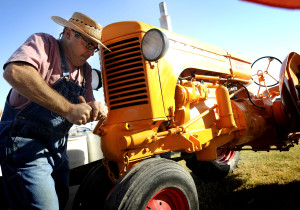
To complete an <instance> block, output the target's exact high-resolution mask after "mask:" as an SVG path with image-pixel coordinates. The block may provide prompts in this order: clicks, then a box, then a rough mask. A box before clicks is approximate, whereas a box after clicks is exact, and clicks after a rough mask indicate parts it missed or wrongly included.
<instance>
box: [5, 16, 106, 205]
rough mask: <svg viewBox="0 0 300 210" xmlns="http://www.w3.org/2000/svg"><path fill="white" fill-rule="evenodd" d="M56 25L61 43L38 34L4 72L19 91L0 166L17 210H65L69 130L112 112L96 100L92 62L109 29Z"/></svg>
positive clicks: (10, 99) (12, 99) (82, 22)
mask: <svg viewBox="0 0 300 210" xmlns="http://www.w3.org/2000/svg"><path fill="white" fill-rule="evenodd" d="M52 20H53V21H55V22H56V23H58V24H60V25H62V26H64V27H65V28H64V30H63V33H62V37H61V39H60V40H56V39H55V38H54V37H52V36H51V35H49V34H44V33H38V34H33V35H32V36H30V37H29V38H28V39H27V41H26V42H25V43H24V44H23V45H22V46H21V47H20V48H19V49H17V51H16V52H15V53H14V54H13V55H12V56H11V57H10V58H9V60H8V61H7V62H6V63H5V65H4V67H3V68H4V74H3V77H4V78H5V79H6V80H7V81H8V82H9V84H10V85H11V86H12V87H13V88H12V90H11V91H10V93H9V94H8V96H7V100H6V104H5V108H4V110H3V116H2V119H1V122H0V161H1V168H2V173H3V179H4V185H5V189H6V192H7V197H8V200H9V204H10V208H11V209H43V210H45V209H49V210H54V209H63V208H64V206H65V204H66V202H67V200H68V193H69V189H68V175H69V174H68V172H69V166H68V157H67V154H66V148H67V134H68V131H69V129H70V128H71V126H72V124H73V123H75V124H78V125H80V124H85V123H87V122H90V121H94V120H99V119H100V118H102V117H105V116H106V107H105V106H104V105H103V104H101V103H99V102H96V101H95V99H94V96H93V92H92V88H91V67H90V65H89V64H88V63H87V62H86V60H87V59H88V58H89V57H90V56H92V55H94V53H95V52H97V51H98V50H99V49H98V46H100V45H101V46H102V47H104V48H106V47H105V46H104V45H103V44H102V42H101V33H102V26H101V25H100V24H98V23H97V22H95V21H94V20H93V19H91V18H89V17H88V16H86V15H84V14H81V13H78V12H75V13H74V14H73V16H72V17H71V18H70V19H69V21H67V20H65V19H63V18H60V17H57V16H53V17H52ZM106 49H107V48H106ZM107 50H108V49H107Z"/></svg>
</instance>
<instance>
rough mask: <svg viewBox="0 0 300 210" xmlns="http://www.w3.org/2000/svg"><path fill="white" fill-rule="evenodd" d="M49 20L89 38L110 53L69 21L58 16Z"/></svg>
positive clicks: (98, 41)
mask: <svg viewBox="0 0 300 210" xmlns="http://www.w3.org/2000/svg"><path fill="white" fill-rule="evenodd" d="M51 19H52V20H53V21H54V22H55V23H57V24H59V25H61V26H64V27H67V28H71V29H73V30H75V31H77V32H79V33H80V34H82V35H84V36H86V37H88V38H90V39H91V40H93V41H95V42H96V43H98V44H100V45H101V46H102V47H104V48H105V49H107V50H108V51H110V52H111V50H110V49H108V48H107V47H106V46H105V45H104V44H103V43H102V42H101V40H99V39H96V38H94V37H92V36H91V35H89V34H88V33H86V32H85V31H83V30H82V29H81V28H79V27H78V26H76V25H75V24H73V23H71V22H70V21H67V20H66V19H64V18H61V17H58V16H52V17H51Z"/></svg>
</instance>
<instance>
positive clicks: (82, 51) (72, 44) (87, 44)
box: [65, 28, 98, 66]
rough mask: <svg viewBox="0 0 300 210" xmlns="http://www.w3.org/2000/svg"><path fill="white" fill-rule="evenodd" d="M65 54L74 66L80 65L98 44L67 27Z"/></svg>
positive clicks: (92, 53)
mask: <svg viewBox="0 0 300 210" xmlns="http://www.w3.org/2000/svg"><path fill="white" fill-rule="evenodd" d="M65 36H66V38H67V40H68V41H67V49H66V50H67V55H68V58H69V59H70V60H71V62H72V64H73V65H74V66H82V65H83V64H84V63H85V62H86V60H87V59H88V58H89V57H91V56H93V55H94V52H95V49H97V46H98V44H97V43H96V42H94V41H92V40H90V39H89V38H87V37H84V36H83V35H81V34H79V33H78V32H76V31H74V30H72V29H69V28H67V29H66V32H65Z"/></svg>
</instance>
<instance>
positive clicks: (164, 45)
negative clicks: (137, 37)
mask: <svg viewBox="0 0 300 210" xmlns="http://www.w3.org/2000/svg"><path fill="white" fill-rule="evenodd" d="M152 34H154V35H159V38H160V40H158V41H161V42H160V43H158V44H157V43H156V44H155V41H157V40H154V39H152V40H151V36H153V35H152ZM153 41H154V42H153ZM152 42H153V43H152ZM147 47H148V48H149V47H154V48H155V49H158V50H159V51H156V50H155V55H153V54H149V51H147ZM168 48H169V39H168V38H167V36H166V35H165V34H164V33H163V32H162V31H161V30H159V29H156V28H152V29H150V30H148V31H147V32H146V33H145V35H144V37H143V39H142V43H141V50H142V54H143V56H144V58H145V59H146V60H147V61H157V60H159V59H160V58H162V57H163V56H164V55H165V54H166V52H167V50H168ZM150 53H151V52H150Z"/></svg>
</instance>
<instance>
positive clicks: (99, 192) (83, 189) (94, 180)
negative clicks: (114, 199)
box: [72, 163, 114, 210]
mask: <svg viewBox="0 0 300 210" xmlns="http://www.w3.org/2000/svg"><path fill="white" fill-rule="evenodd" d="M113 186H114V185H113V183H112V181H111V180H110V178H109V177H108V173H107V170H106V168H105V167H104V165H103V164H102V163H100V164H99V165H97V166H95V167H94V168H93V169H92V170H91V171H90V172H89V173H88V174H87V176H86V177H85V178H84V180H83V181H82V183H81V184H80V186H79V188H78V191H77V193H76V195H75V198H74V202H73V206H72V209H73V210H90V209H99V210H101V209H104V204H105V200H106V198H107V196H108V194H109V192H110V191H111V189H112V188H113Z"/></svg>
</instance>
